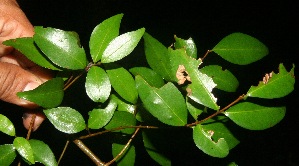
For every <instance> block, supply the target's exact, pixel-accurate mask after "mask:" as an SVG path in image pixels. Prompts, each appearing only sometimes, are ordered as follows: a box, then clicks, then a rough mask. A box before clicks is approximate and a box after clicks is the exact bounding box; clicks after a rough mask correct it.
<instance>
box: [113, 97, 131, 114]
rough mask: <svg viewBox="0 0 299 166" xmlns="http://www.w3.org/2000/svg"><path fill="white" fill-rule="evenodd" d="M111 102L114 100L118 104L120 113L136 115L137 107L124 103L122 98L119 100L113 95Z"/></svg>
mask: <svg viewBox="0 0 299 166" xmlns="http://www.w3.org/2000/svg"><path fill="white" fill-rule="evenodd" d="M110 98H111V100H114V101H115V102H116V103H117V110H118V111H126V112H129V113H131V114H134V115H135V112H136V106H135V105H133V104H129V103H128V102H127V101H124V100H122V99H120V98H118V97H117V96H116V95H114V94H112V95H111V97H110Z"/></svg>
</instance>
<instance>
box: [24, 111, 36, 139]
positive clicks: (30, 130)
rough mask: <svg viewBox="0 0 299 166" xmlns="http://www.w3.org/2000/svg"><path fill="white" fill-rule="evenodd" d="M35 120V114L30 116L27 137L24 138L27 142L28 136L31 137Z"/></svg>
mask: <svg viewBox="0 0 299 166" xmlns="http://www.w3.org/2000/svg"><path fill="white" fill-rule="evenodd" d="M35 118H36V114H33V115H32V116H31V121H30V124H29V130H28V132H27V136H26V139H27V140H29V138H30V135H31V132H32V128H33V125H34V122H35Z"/></svg>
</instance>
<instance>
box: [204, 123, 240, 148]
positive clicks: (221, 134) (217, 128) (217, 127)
mask: <svg viewBox="0 0 299 166" xmlns="http://www.w3.org/2000/svg"><path fill="white" fill-rule="evenodd" d="M201 127H202V129H203V130H204V131H205V132H206V133H209V132H211V133H213V135H212V139H213V140H219V139H221V138H224V139H225V141H226V143H227V144H228V147H229V149H232V148H234V147H235V146H237V145H238V144H239V143H240V141H239V140H238V139H237V138H236V137H235V136H234V135H233V133H231V131H230V130H229V129H228V128H227V127H226V126H225V124H224V122H222V121H221V120H217V121H215V120H211V119H210V120H209V121H207V122H206V123H204V124H203V125H202V126H201Z"/></svg>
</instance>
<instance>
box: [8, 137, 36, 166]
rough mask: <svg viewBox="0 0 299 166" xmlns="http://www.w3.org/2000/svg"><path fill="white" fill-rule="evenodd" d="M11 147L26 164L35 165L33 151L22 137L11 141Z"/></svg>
mask: <svg viewBox="0 0 299 166" xmlns="http://www.w3.org/2000/svg"><path fill="white" fill-rule="evenodd" d="M13 146H14V148H15V149H16V150H17V151H18V153H19V154H20V155H21V156H22V157H23V158H24V159H25V160H26V161H27V162H29V163H30V164H34V163H35V162H34V156H33V151H32V148H31V146H30V144H29V142H28V140H26V139H25V138H23V137H16V138H15V139H14V141H13Z"/></svg>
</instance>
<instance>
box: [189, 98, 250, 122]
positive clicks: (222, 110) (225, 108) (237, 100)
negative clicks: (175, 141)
mask: <svg viewBox="0 0 299 166" xmlns="http://www.w3.org/2000/svg"><path fill="white" fill-rule="evenodd" d="M244 96H245V95H244V94H243V95H241V96H239V97H238V98H237V99H236V100H235V101H233V102H231V103H230V104H229V105H227V106H226V107H224V108H222V109H221V110H219V111H217V112H215V113H214V114H212V115H210V116H208V117H206V118H205V119H202V120H200V121H197V122H194V123H191V124H187V125H186V127H191V126H196V125H198V124H200V123H203V122H205V121H207V120H209V119H211V118H213V117H215V116H217V115H219V114H220V113H223V112H224V111H225V110H227V109H228V108H229V107H231V106H233V105H234V104H236V103H237V102H239V101H240V100H242V99H243V98H244Z"/></svg>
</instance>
